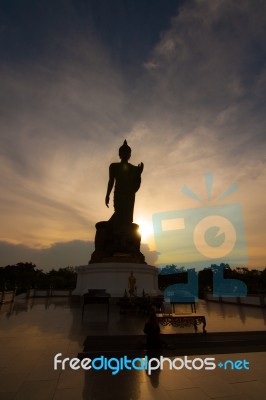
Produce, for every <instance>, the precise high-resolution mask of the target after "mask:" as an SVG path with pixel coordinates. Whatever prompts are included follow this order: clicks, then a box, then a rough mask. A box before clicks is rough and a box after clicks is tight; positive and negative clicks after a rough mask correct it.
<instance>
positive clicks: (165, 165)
mask: <svg viewBox="0 0 266 400" xmlns="http://www.w3.org/2000/svg"><path fill="white" fill-rule="evenodd" d="M265 8H266V5H265V2H264V1H260V0H254V1H251V0H250V1H247V0H242V1H231V0H223V1H211V0H201V1H192V0H191V1H167V2H166V1H147V0H146V1H122V0H117V1H107V0H106V1H103V0H99V1H96V0H95V1H92V0H91V1H85V0H84V1H74V0H73V1H68V0H64V1H47V0H46V1H38V2H36V1H31V0H29V1H23V2H21V1H12V2H10V1H2V2H1V14H0V15H1V19H0V26H1V40H0V50H1V61H0V72H1V74H0V80H1V92H0V105H1V113H0V118H1V132H0V140H1V147H0V163H1V173H0V184H1V189H2V190H1V193H0V210H1V214H0V217H1V224H0V249H1V251H0V266H4V265H7V264H11V263H15V262H19V261H32V262H36V263H37V265H38V267H40V268H44V269H50V268H51V267H62V266H66V265H79V264H86V263H87V262H88V259H89V257H90V252H91V251H92V249H93V239H94V225H95V223H96V222H97V221H100V220H107V219H109V218H110V216H111V210H110V209H107V208H106V207H105V205H104V198H105V192H106V185H107V179H108V166H109V164H110V163H111V162H114V161H116V160H118V156H117V152H118V148H119V146H120V145H121V144H122V142H123V141H124V139H127V140H128V143H129V145H130V146H131V147H132V160H131V162H132V163H133V164H138V163H139V162H141V161H143V162H144V164H145V169H144V172H143V180H142V187H141V189H140V191H139V192H138V195H137V202H136V209H135V218H136V220H141V219H142V220H143V219H144V220H146V221H147V222H148V223H151V218H152V215H153V214H154V213H157V212H160V211H168V210H180V209H189V208H194V207H197V206H198V204H197V203H196V202H195V201H194V200H193V199H191V198H188V197H186V196H184V195H183V194H182V187H183V186H184V185H185V184H187V185H189V186H190V187H191V188H193V190H194V191H195V192H196V193H198V194H199V195H200V196H203V197H204V196H206V193H205V186H204V174H205V173H206V172H212V173H214V174H215V181H214V187H213V199H215V198H217V197H218V196H219V195H220V194H221V193H222V192H224V191H225V190H226V189H227V188H228V187H229V186H230V184H231V183H232V182H237V184H238V186H239V190H238V191H237V192H235V193H234V194H233V195H232V196H231V197H230V198H228V199H227V200H226V201H228V202H229V203H230V202H237V203H240V204H241V206H242V209H243V219H244V226H245V231H246V238H247V244H248V254H249V259H250V265H252V266H258V267H262V266H265V265H266V263H265V252H266V251H265V232H264V230H265V229H264V226H265V222H266V221H265V210H264V209H265V172H266V169H265V122H266V121H265V119H266V113H265V103H266V101H265V100H266V99H265V96H266V95H265V93H266V92H265V85H266V68H265V59H266V58H265V53H266V41H265V31H266V30H265V28H266V26H265V25H266V10H265ZM148 246H149V247H148ZM149 249H150V251H149ZM144 250H145V254H146V256H147V260H148V261H149V262H151V263H153V262H154V261H155V253H154V243H153V240H152V238H150V239H149V243H147V244H146V245H145V248H144Z"/></svg>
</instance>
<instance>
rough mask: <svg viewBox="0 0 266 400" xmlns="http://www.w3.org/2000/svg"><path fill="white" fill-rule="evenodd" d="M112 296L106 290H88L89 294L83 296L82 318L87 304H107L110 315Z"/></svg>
mask: <svg viewBox="0 0 266 400" xmlns="http://www.w3.org/2000/svg"><path fill="white" fill-rule="evenodd" d="M109 300H110V294H109V293H107V292H106V289H88V293H85V294H84V295H83V305H82V318H83V314H84V308H85V305H86V304H107V315H109Z"/></svg>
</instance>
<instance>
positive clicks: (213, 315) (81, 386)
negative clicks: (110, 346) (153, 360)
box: [0, 298, 266, 400]
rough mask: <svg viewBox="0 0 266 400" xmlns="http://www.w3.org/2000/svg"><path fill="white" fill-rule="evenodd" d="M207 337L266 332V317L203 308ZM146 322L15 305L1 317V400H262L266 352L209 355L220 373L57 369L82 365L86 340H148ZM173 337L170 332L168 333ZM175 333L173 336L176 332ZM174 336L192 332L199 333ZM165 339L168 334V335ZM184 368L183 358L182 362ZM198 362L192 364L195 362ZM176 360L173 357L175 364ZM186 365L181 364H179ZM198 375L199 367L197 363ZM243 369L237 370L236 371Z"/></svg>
mask: <svg viewBox="0 0 266 400" xmlns="http://www.w3.org/2000/svg"><path fill="white" fill-rule="evenodd" d="M200 313H205V315H206V318H207V327H208V332H211V331H212V332H215V331H216V332H217V331H221V330H222V329H221V328H223V327H224V328H225V329H224V330H227V331H230V327H231V330H236V328H237V329H238V330H242V331H244V330H266V329H265V318H264V312H263V311H262V310H260V309H254V308H249V307H245V308H242V310H239V308H238V307H237V306H227V305H226V306H225V305H223V309H222V310H221V308H220V305H217V304H210V303H208V304H206V303H200ZM145 319H146V318H145V316H139V315H137V316H136V315H134V314H133V315H120V314H119V310H118V308H117V307H116V306H115V305H112V306H111V308H110V316H109V319H108V318H107V314H106V312H105V308H104V305H96V306H95V307H91V308H89V307H88V308H87V309H86V311H85V315H84V320H83V322H82V321H81V307H80V306H79V305H77V304H71V303H69V302H68V301H67V300H66V299H63V298H61V299H60V298H58V299H56V298H54V299H34V300H30V301H28V302H26V301H25V300H19V301H16V303H15V304H14V306H13V308H10V306H8V305H4V306H2V308H1V311H0V399H1V400H9V399H16V400H17V399H21V400H24V399H25V400H31V399H32V400H35V399H38V400H61V399H64V400H69V399H75V400H79V399H81V400H82V399H88V400H89V399H91V400H109V399H118V400H142V399H143V400H144V399H145V400H151V399H155V400H156V399H160V400H161V399H169V400H171V399H178V400H183V399H186V400H190V399H193V400H195V399H197V400H208V399H223V400H247V399H256V400H257V399H264V398H265V393H266V384H265V382H266V368H265V355H266V353H264V352H257V353H241V354H219V355H215V354H210V355H204V356H200V357H202V358H206V357H208V356H209V357H212V358H215V363H216V365H217V367H216V368H215V369H214V370H209V371H205V370H203V369H201V370H196V369H194V370H189V369H186V368H183V369H182V370H170V369H169V365H168V364H169V363H168V364H167V363H166V364H165V368H164V369H163V370H161V371H160V370H155V371H154V372H153V373H152V374H151V375H148V373H147V371H144V370H142V371H132V370H131V371H122V372H119V373H118V374H117V375H112V373H111V371H92V370H90V371H84V370H77V371H73V370H71V369H70V368H67V369H66V370H64V371H62V370H57V371H55V370H54V369H53V359H54V356H55V354H57V353H62V355H63V357H70V358H73V357H76V356H77V354H78V353H79V352H81V351H82V350H83V343H84V340H85V338H86V337H87V336H88V335H97V334H99V335H104V334H106V335H111V334H112V335H117V334H120V335H125V334H134V335H135V334H136V335H139V334H141V333H142V330H143V325H144V321H145ZM167 329H168V330H171V328H169V327H168V328H167ZM172 329H173V328H172ZM176 329H177V330H175V332H180V333H183V332H193V328H191V329H190V328H186V329H187V330H184V329H183V330H181V329H180V330H179V331H178V328H176ZM165 332H166V333H167V332H168V331H165ZM172 332H173V331H172ZM180 358H181V359H182V360H184V357H180ZM195 358H198V357H197V356H189V360H194V359H195ZM171 360H173V357H172V358H171ZM226 360H242V362H243V360H246V362H248V363H249V364H248V365H249V367H250V369H249V370H247V369H242V370H237V369H234V370H228V369H226V370H225V369H224V367H218V364H220V363H221V364H220V365H222V364H223V365H224V364H225V361H226ZM178 362H179V364H178V365H181V363H182V361H180V360H179V361H178ZM195 365H196V367H197V366H199V365H200V361H199V360H198V361H195ZM237 365H238V364H237Z"/></svg>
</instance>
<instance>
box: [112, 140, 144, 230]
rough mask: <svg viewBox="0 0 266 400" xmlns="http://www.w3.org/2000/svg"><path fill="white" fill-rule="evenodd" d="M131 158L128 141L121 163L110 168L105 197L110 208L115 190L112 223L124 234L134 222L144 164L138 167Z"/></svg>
mask: <svg viewBox="0 0 266 400" xmlns="http://www.w3.org/2000/svg"><path fill="white" fill-rule="evenodd" d="M130 156H131V148H130V147H129V146H128V144H127V141H126V140H125V141H124V144H123V145H122V146H121V147H120V149H119V157H120V158H121V162H120V163H113V164H111V165H110V167H109V182H108V186H107V193H106V197H105V204H106V206H107V207H109V198H110V193H111V191H112V189H113V186H114V185H115V188H114V209H115V212H114V214H113V215H112V217H111V219H110V222H111V223H112V224H113V226H114V230H115V231H116V232H122V231H124V230H125V229H127V228H128V226H129V225H130V224H131V223H132V222H133V212H134V203H135V193H136V192H137V191H138V190H139V187H140V184H141V174H142V171H143V168H144V165H143V163H140V164H139V165H138V166H135V165H132V164H130V163H129V162H128V160H129V159H130Z"/></svg>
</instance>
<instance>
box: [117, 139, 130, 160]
mask: <svg viewBox="0 0 266 400" xmlns="http://www.w3.org/2000/svg"><path fill="white" fill-rule="evenodd" d="M119 157H120V158H121V160H126V161H128V160H129V159H130V157H131V148H130V147H129V145H128V144H127V141H126V140H125V141H124V143H123V145H122V146H121V147H120V148H119Z"/></svg>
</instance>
